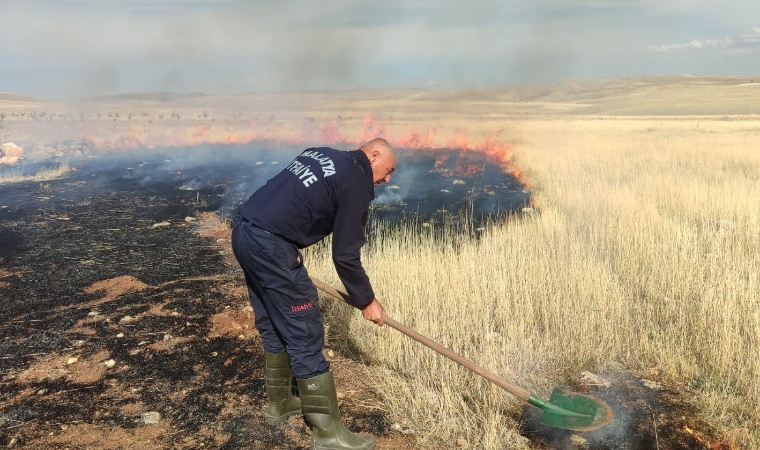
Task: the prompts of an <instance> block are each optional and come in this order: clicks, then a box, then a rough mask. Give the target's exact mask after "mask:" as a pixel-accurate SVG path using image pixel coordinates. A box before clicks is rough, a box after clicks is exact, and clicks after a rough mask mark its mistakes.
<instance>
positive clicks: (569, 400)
mask: <svg viewBox="0 0 760 450" xmlns="http://www.w3.org/2000/svg"><path fill="white" fill-rule="evenodd" d="M528 402H529V403H530V404H531V405H533V406H536V407H538V408H541V409H542V410H543V411H544V413H543V414H542V415H541V424H542V425H546V426H549V427H554V428H563V429H565V430H575V431H590V430H596V429H597V428H601V427H603V426H604V425H606V424H608V423H609V422H610V421H611V420H612V418H613V416H614V414H613V413H612V409H610V407H609V406H607V404H605V403H604V402H603V401H601V400H599V399H596V398H594V397H591V396H589V395H583V394H578V393H575V392H565V391H563V390H562V389H560V388H555V389H554V392H552V396H551V398H549V401H546V400H542V399H541V398H539V397H536V396H533V395H531V396H530V400H528Z"/></svg>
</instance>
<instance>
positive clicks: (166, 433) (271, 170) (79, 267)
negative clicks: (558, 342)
mask: <svg viewBox="0 0 760 450" xmlns="http://www.w3.org/2000/svg"><path fill="white" fill-rule="evenodd" d="M299 151H300V150H294V151H286V150H276V151H275V150H267V147H266V145H262V146H261V147H256V146H248V147H245V148H233V147H221V148H219V147H217V148H191V149H174V150H166V149H164V150H151V151H141V152H135V153H131V154H128V155H127V154H124V153H120V154H113V155H104V156H102V157H99V158H94V159H83V160H73V161H70V165H71V167H72V168H73V169H72V171H71V172H70V174H69V175H68V176H67V177H64V178H61V179H57V180H51V181H47V182H44V183H40V182H31V181H23V182H18V183H6V184H0V206H1V208H0V242H1V243H2V245H1V246H0V301H1V302H2V311H3V320H2V322H0V383H1V387H2V390H1V392H2V396H1V397H0V445H2V446H6V447H10V448H32V449H44V448H67V449H88V448H161V449H169V448H183V449H189V448H219V449H242V448H255V449H306V448H308V447H309V443H308V439H309V433H310V430H309V428H308V426H307V425H306V424H305V423H304V421H303V419H302V418H300V417H299V418H291V420H290V421H289V422H287V423H286V424H285V425H282V426H278V427H272V426H268V425H265V424H264V422H263V417H262V416H263V410H264V409H265V405H266V396H265V391H264V384H263V350H262V349H261V345H260V343H259V342H258V340H259V337H258V334H257V332H256V330H255V328H254V326H253V317H252V310H251V308H250V307H249V306H248V304H247V294H246V290H245V286H244V284H243V280H242V276H240V273H239V272H238V269H237V267H236V265H235V262H234V259H233V258H232V257H231V251H230V248H229V240H228V237H229V230H228V228H227V227H226V226H225V223H224V218H225V217H226V216H229V213H230V212H231V211H232V209H233V208H234V207H235V206H236V205H237V204H238V203H239V202H241V201H242V200H244V199H245V198H247V196H248V195H249V194H250V192H252V191H253V190H255V189H256V188H257V187H258V186H260V185H261V184H263V183H264V182H265V181H266V180H267V179H268V178H269V177H270V176H272V175H274V174H275V173H276V172H277V171H279V170H282V168H284V167H285V165H286V163H287V161H289V160H290V159H291V158H293V157H294V156H295V155H296V154H297V153H298V152H299ZM399 156H400V158H399V169H398V170H397V172H396V173H395V174H394V177H393V179H392V181H391V184H390V185H388V186H382V187H380V188H378V189H376V201H375V202H374V203H373V206H372V210H371V212H372V213H371V216H372V219H371V225H370V227H369V228H368V231H369V232H370V233H372V230H373V229H376V228H377V227H381V226H386V225H388V224H390V225H391V226H392V225H393V224H400V223H407V224H409V223H411V224H414V225H415V226H420V227H422V226H425V225H426V224H428V226H435V227H438V226H441V229H445V230H448V231H454V232H456V233H474V234H475V235H476V236H477V230H478V229H482V227H484V226H488V224H489V223H491V222H493V221H499V220H503V218H504V217H505V216H506V215H508V214H511V213H514V212H516V211H523V208H527V207H528V205H529V204H530V197H529V193H528V192H527V190H526V188H525V187H524V186H522V185H521V184H520V182H519V181H518V180H516V179H514V178H513V177H511V176H510V175H508V174H506V173H505V172H504V171H503V170H502V169H501V168H499V167H497V166H495V165H493V164H491V163H490V162H489V161H487V160H486V159H484V158H482V157H481V156H479V155H478V154H472V153H467V152H462V151H457V150H438V151H419V150H416V151H408V152H405V151H401V152H400V155H399ZM29 169H30V170H34V167H30V168H29ZM527 211H532V209H528V210H527ZM204 217H205V218H208V217H215V218H217V219H218V220H217V221H216V222H214V221H208V220H204ZM199 218H200V220H198V219H199ZM430 224H432V225H430ZM448 231H447V232H448ZM441 236H442V238H446V236H447V234H445V233H443V234H441ZM448 236H451V235H450V234H448ZM328 339H329V338H328ZM326 347H327V348H328V350H327V351H329V352H330V357H329V359H330V360H331V362H332V367H333V370H334V371H335V373H336V378H337V380H338V387H339V389H341V388H342V389H351V391H350V392H351V393H350V395H346V396H345V397H343V398H342V399H341V410H342V412H343V414H344V422H345V423H346V424H347V426H348V427H349V428H350V429H351V430H352V431H355V432H364V433H370V434H373V435H374V436H376V437H377V438H378V442H379V444H380V448H393V449H403V448H415V446H416V445H417V443H416V441H415V439H414V437H413V435H410V434H404V433H402V432H400V431H399V427H396V426H394V425H396V424H392V423H391V419H389V418H388V416H387V415H386V414H385V412H384V411H382V410H381V409H379V408H377V407H376V405H378V404H379V403H380V394H379V393H378V392H376V391H375V390H374V388H373V387H372V386H371V385H370V384H368V383H367V382H366V380H364V379H363V377H362V376H361V375H360V374H361V368H360V364H361V363H360V362H359V358H356V357H355V356H353V355H350V354H346V355H342V354H338V353H337V352H336V353H333V352H332V350H329V349H330V347H331V346H330V344H329V342H328V343H327V344H326ZM603 375H604V374H603ZM649 375H650V376H649V378H653V377H652V376H651V374H649ZM607 378H608V379H610V380H611V381H612V382H613V384H614V385H615V386H616V388H615V389H606V388H602V387H598V386H593V385H591V386H589V385H583V384H578V385H574V386H570V387H571V388H572V389H574V390H576V391H580V392H586V393H590V394H591V395H594V396H597V397H598V398H600V399H602V400H604V401H606V402H608V403H609V404H610V405H611V406H612V407H613V409H614V411H615V413H616V418H615V420H614V421H613V422H612V423H611V424H610V425H608V427H605V428H603V429H601V430H598V431H595V432H589V433H584V434H583V435H581V436H582V440H579V439H578V437H577V436H575V435H574V434H573V433H571V432H565V431H558V430H552V429H548V428H546V427H543V426H542V425H540V423H539V422H540V420H539V418H538V416H537V415H536V413H537V410H534V409H530V408H528V409H525V410H524V411H523V412H522V414H521V415H520V417H518V418H517V420H518V421H520V422H521V423H522V424H523V428H522V434H523V436H525V437H526V439H527V440H528V441H530V445H531V446H532V447H534V448H547V449H555V448H557V449H564V448H589V449H622V448H625V449H651V448H658V447H659V448H670V449H701V448H707V447H708V446H707V445H706V444H704V443H703V442H708V443H709V442H711V441H709V440H707V439H706V438H705V439H703V441H702V442H700V441H698V439H697V438H695V437H694V436H692V435H689V434H687V433H686V432H684V431H683V430H684V426H685V425H690V426H696V427H697V428H698V429H701V430H707V429H708V427H707V425H706V424H703V423H701V422H699V421H697V420H696V419H695V418H694V417H693V415H692V414H691V413H690V412H689V408H688V407H687V406H686V405H685V403H684V402H683V401H682V400H681V395H680V393H679V391H678V390H677V389H675V388H670V387H668V386H667V385H663V386H662V387H661V389H660V390H652V389H649V388H646V387H642V384H641V379H640V378H643V376H642V377H638V378H637V377H633V376H628V375H625V376H624V375H621V374H620V373H616V374H609V375H607ZM715 442H717V441H715ZM454 445H455V444H452V446H454ZM715 448H729V447H715Z"/></svg>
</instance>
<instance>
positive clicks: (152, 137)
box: [82, 113, 529, 185]
mask: <svg viewBox="0 0 760 450" xmlns="http://www.w3.org/2000/svg"><path fill="white" fill-rule="evenodd" d="M313 122H314V120H313V119H311V120H309V121H304V123H303V124H302V125H301V127H300V129H293V128H289V129H288V128H285V127H287V124H279V125H276V126H275V125H272V124H270V123H269V122H261V123H260V124H259V125H257V124H256V123H254V122H253V121H248V120H246V121H244V122H243V126H240V123H237V126H236V127H232V126H230V124H229V123H228V124H222V123H215V124H203V125H194V126H191V127H187V128H184V127H182V126H180V125H178V124H171V125H165V126H161V127H156V128H153V127H149V126H142V127H141V126H138V125H134V124H133V125H131V128H130V129H129V132H128V133H125V132H124V131H126V130H124V129H121V130H111V131H110V132H109V133H108V134H105V133H101V132H99V133H92V134H90V135H87V136H86V137H84V138H83V139H82V141H83V142H84V143H85V144H86V145H88V146H89V147H91V148H96V149H98V150H101V151H120V150H135V149H140V148H156V147H186V146H196V145H202V144H210V145H232V144H250V143H251V142H253V141H255V140H257V139H265V140H270V141H273V142H274V145H286V146H301V145H314V144H315V143H319V144H321V145H331V146H334V145H337V144H341V143H343V144H348V145H352V146H355V148H356V147H358V146H360V145H361V144H362V143H364V142H366V141H368V140H371V139H374V138H376V137H384V136H385V137H386V139H388V141H389V142H390V143H391V145H393V146H394V147H396V148H403V149H409V150H414V149H417V150H423V151H428V150H429V151H432V150H436V149H444V148H445V149H450V150H452V151H458V156H457V157H456V161H455V164H453V165H454V167H448V166H447V162H450V161H454V160H453V159H450V158H451V157H452V156H453V155H454V154H455V153H454V154H445V155H440V156H439V157H438V160H437V161H436V170H439V171H440V172H442V173H445V174H446V175H449V176H451V175H460V176H474V175H478V174H480V173H482V172H483V170H484V168H485V166H486V163H487V162H489V161H490V162H491V163H494V164H496V165H497V166H498V167H499V168H501V169H502V170H503V171H504V172H505V173H509V174H511V175H513V176H515V177H516V178H517V179H518V180H520V181H521V182H522V183H523V184H526V185H529V183H528V182H527V180H525V174H524V173H523V171H522V170H521V169H520V168H518V167H516V166H515V165H514V163H513V145H514V144H513V142H505V141H503V140H502V139H500V135H501V130H499V131H497V132H495V133H493V134H491V135H489V136H486V137H485V138H484V139H482V140H480V141H477V142H472V141H471V140H470V139H469V138H468V136H467V135H466V133H465V132H464V131H463V130H457V131H456V132H455V133H454V134H453V136H451V137H450V138H449V139H448V140H447V141H446V142H445V145H443V146H442V145H440V143H438V141H437V140H436V138H437V134H438V132H439V129H440V128H441V125H440V124H437V125H435V126H433V127H431V128H429V129H427V130H426V131H422V132H420V131H416V130H410V131H406V132H405V134H403V135H401V136H400V137H397V136H386V134H388V133H387V130H386V126H385V124H384V123H383V122H382V121H379V120H377V119H375V117H374V116H373V115H372V114H370V113H368V114H366V115H365V116H364V117H363V119H362V121H361V123H360V125H359V127H358V130H357V129H356V128H354V129H353V133H355V134H354V135H353V136H351V131H352V130H351V129H347V127H346V126H345V123H344V119H342V118H340V117H339V118H338V119H327V120H324V121H322V122H321V123H319V124H315V123H313ZM238 127H239V128H238ZM272 127H274V130H279V131H277V132H275V131H273V128H272ZM278 127H279V128H278ZM259 130H263V131H264V133H263V134H262V133H260V132H259ZM286 130H289V131H286ZM273 134H274V135H275V136H276V137H272V135H273ZM114 135H115V136H116V137H115V138H114V137H113V136H114Z"/></svg>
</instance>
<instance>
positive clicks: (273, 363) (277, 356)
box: [264, 353, 301, 425]
mask: <svg viewBox="0 0 760 450" xmlns="http://www.w3.org/2000/svg"><path fill="white" fill-rule="evenodd" d="M264 377H265V380H266V385H267V396H268V397H269V407H268V408H267V412H266V413H265V414H264V422H266V423H268V424H269V425H277V424H280V423H282V422H285V421H286V420H288V417H290V416H293V415H296V414H300V413H301V400H299V399H298V398H296V397H293V391H292V387H291V383H292V382H293V372H291V371H290V356H288V354H287V353H267V354H266V357H265V366H264Z"/></svg>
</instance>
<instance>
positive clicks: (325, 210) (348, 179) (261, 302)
mask: <svg viewBox="0 0 760 450" xmlns="http://www.w3.org/2000/svg"><path fill="white" fill-rule="evenodd" d="M395 166H396V155H395V152H394V151H393V149H392V148H391V146H390V145H389V144H388V142H387V141H385V140H384V139H379V138H378V139H374V140H372V141H370V142H367V143H366V144H364V145H363V146H361V148H359V150H354V151H341V150H336V149H332V148H328V147H320V148H310V149H307V150H305V151H304V152H303V153H301V154H300V155H298V156H297V157H296V158H295V159H294V160H293V161H292V162H291V163H290V164H289V165H288V166H287V167H286V168H285V169H284V170H283V171H282V172H280V173H279V174H277V175H276V176H274V177H273V178H272V179H270V180H269V181H268V182H267V183H266V184H265V185H264V186H262V187H261V188H260V189H258V190H257V191H256V192H254V193H253V194H252V195H251V196H250V198H249V199H248V200H247V201H246V202H245V203H243V204H242V205H241V206H240V208H239V209H238V212H237V214H236V217H235V220H234V224H233V229H232V248H233V250H234V253H235V257H236V258H237V260H238V262H239V263H240V266H241V267H242V269H243V272H244V274H245V281H246V284H247V285H248V295H249V297H250V300H251V303H252V305H253V310H254V313H255V315H256V328H257V329H258V331H259V334H260V335H261V337H262V340H263V345H264V351H265V353H266V355H265V369H264V371H265V379H266V392H267V396H268V398H269V406H268V409H267V411H266V413H265V421H266V423H268V424H272V425H275V424H278V423H281V422H283V421H285V420H286V419H287V418H288V417H290V416H292V415H295V414H300V413H303V415H304V417H305V418H306V420H307V421H308V422H309V423H311V425H312V426H313V433H312V441H311V446H312V447H311V448H312V449H363V450H368V449H373V448H375V439H374V438H373V437H372V436H368V435H359V434H354V433H351V432H350V431H348V430H347V429H346V428H345V426H344V425H343V422H342V421H341V418H340V411H339V409H338V397H337V392H336V390H335V381H334V379H333V374H332V372H331V371H330V370H329V369H330V363H329V362H328V361H327V360H326V359H325V357H324V355H323V354H322V349H323V346H324V327H323V324H322V317H321V315H320V310H319V303H318V301H317V290H316V288H315V287H314V285H313V284H312V282H311V280H310V279H309V276H308V274H307V272H306V268H305V267H304V265H303V255H302V254H301V251H300V250H301V249H303V248H305V247H308V246H310V245H312V244H314V243H316V242H319V241H321V240H322V239H324V238H325V237H326V236H328V235H329V234H331V233H332V235H333V238H332V239H333V240H332V257H333V262H334V263H335V269H336V271H337V273H338V276H339V278H340V280H341V281H342V282H343V285H344V286H345V288H346V291H347V292H348V294H349V296H350V299H351V302H352V303H353V305H354V306H355V307H357V308H359V309H360V310H361V311H362V315H363V316H364V318H365V319H367V320H370V321H372V322H374V323H376V324H377V325H379V326H382V325H383V306H382V305H381V304H380V302H379V301H378V300H377V298H375V293H374V291H373V290H372V285H371V284H370V281H369V278H368V277H367V274H366V273H365V271H364V268H363V267H362V263H361V259H360V250H361V247H362V246H363V245H364V242H365V235H364V227H365V225H366V223H367V217H368V208H369V203H370V201H371V200H372V199H373V198H374V187H375V186H377V185H379V184H382V183H387V182H389V181H390V178H391V173H392V172H393V170H394V168H395ZM293 376H295V378H296V380H297V382H298V390H299V393H300V398H297V397H294V396H293V395H292V390H291V383H292V377H293Z"/></svg>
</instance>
